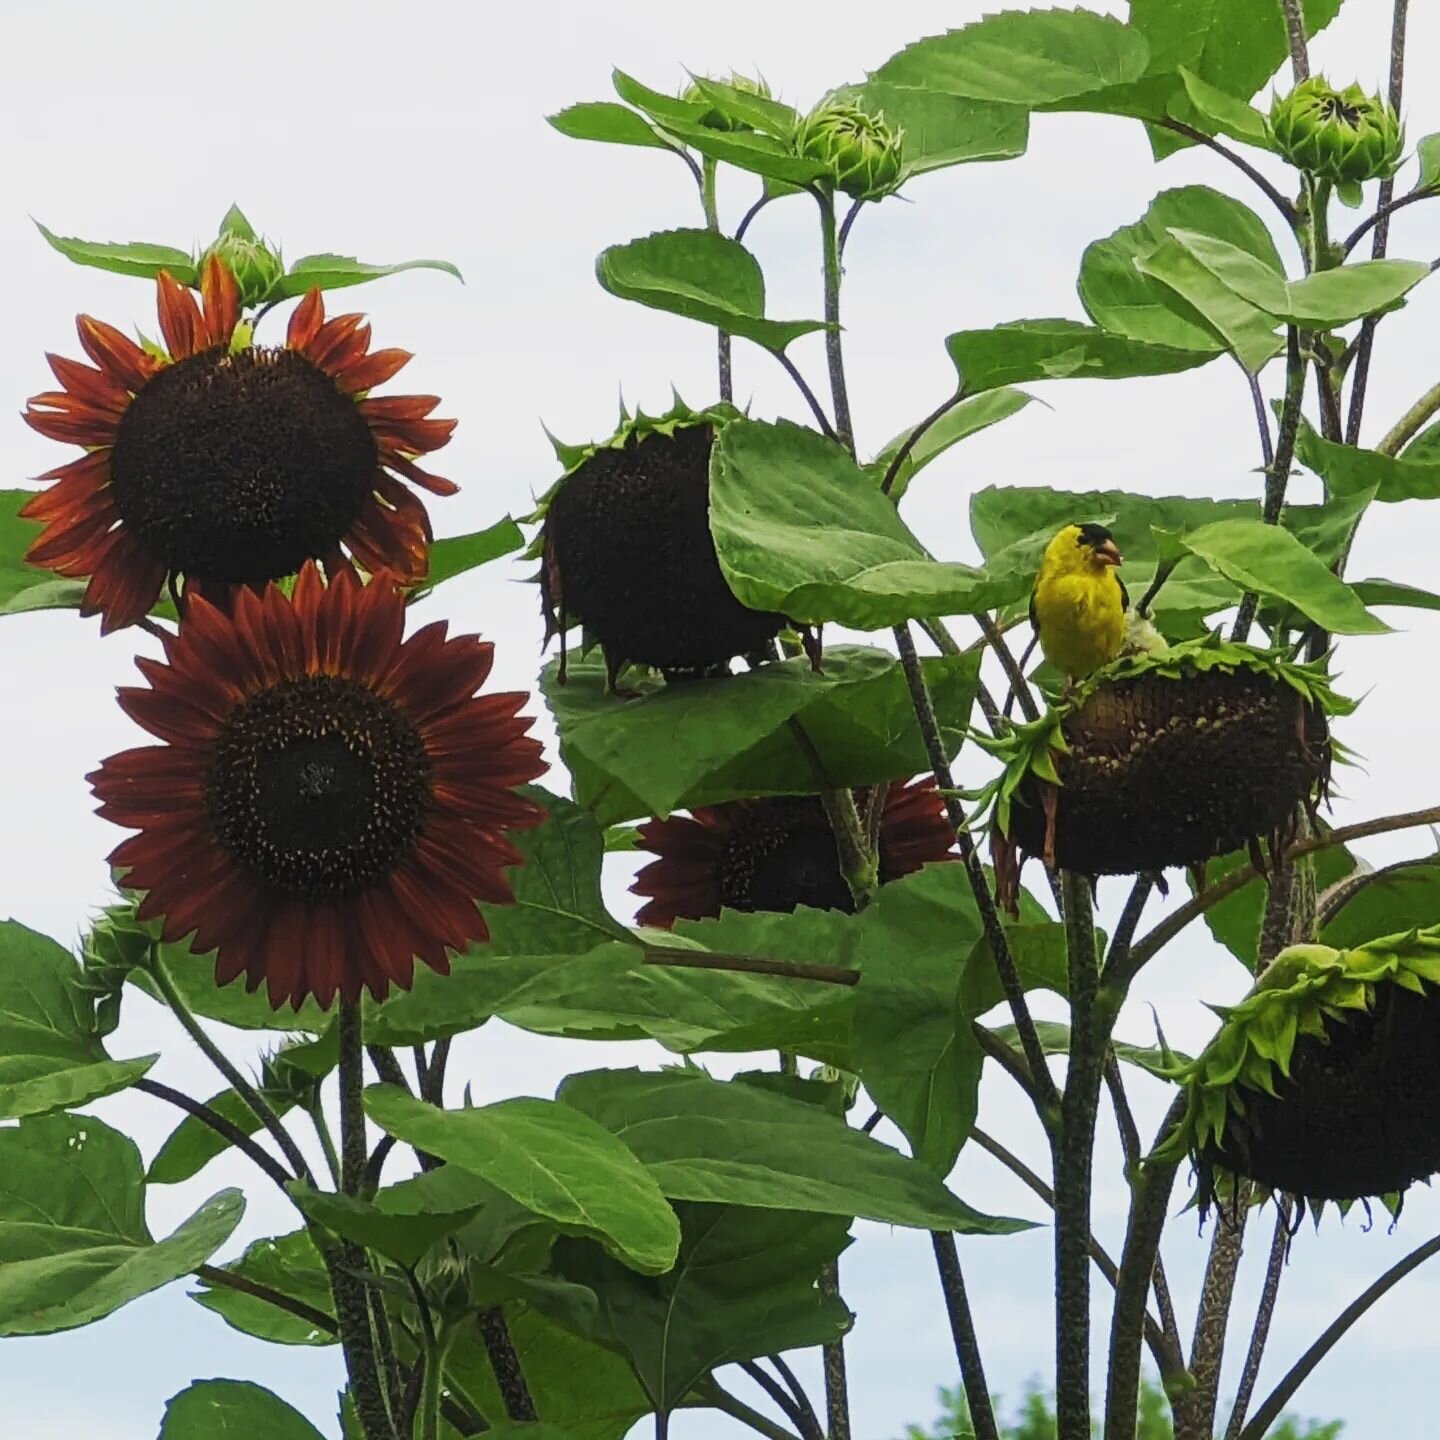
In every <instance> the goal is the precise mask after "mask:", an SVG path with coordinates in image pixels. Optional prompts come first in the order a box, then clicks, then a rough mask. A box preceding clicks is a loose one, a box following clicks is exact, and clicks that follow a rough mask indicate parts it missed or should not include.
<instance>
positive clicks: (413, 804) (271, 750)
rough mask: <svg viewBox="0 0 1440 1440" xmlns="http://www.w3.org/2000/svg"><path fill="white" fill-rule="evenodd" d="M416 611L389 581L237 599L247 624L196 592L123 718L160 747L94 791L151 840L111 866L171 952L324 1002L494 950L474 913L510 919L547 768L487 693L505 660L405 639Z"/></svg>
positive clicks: (293, 996) (125, 703)
mask: <svg viewBox="0 0 1440 1440" xmlns="http://www.w3.org/2000/svg"><path fill="white" fill-rule="evenodd" d="M403 624H404V599H403V596H402V595H401V594H400V592H399V591H398V590H397V589H396V588H395V587H394V585H393V584H391V583H389V582H388V581H386V580H383V579H377V580H375V581H372V582H371V583H370V584H369V585H362V584H361V583H360V581H359V580H358V579H356V578H355V576H354V575H353V574H352V573H351V572H350V571H348V570H341V571H340V572H339V573H338V574H337V575H336V576H335V577H334V579H333V580H332V581H331V582H330V583H329V585H328V586H327V585H325V584H324V583H323V582H322V580H321V578H320V573H319V571H318V569H317V568H316V567H315V566H314V565H313V564H307V565H306V566H305V567H304V568H303V569H302V570H301V572H300V575H299V578H298V580H297V582H296V585H295V592H294V597H293V599H291V598H287V597H286V595H285V593H284V592H283V591H282V590H281V589H280V588H279V587H278V586H274V585H272V586H268V587H267V588H266V589H265V591H264V592H263V594H260V595H257V594H255V593H254V592H253V591H251V590H248V589H242V590H240V591H239V592H238V593H237V595H236V597H235V603H234V607H233V611H231V612H227V611H225V610H222V609H220V608H219V607H217V606H214V605H212V604H211V603H210V602H209V601H208V600H206V599H205V598H204V597H203V596H196V597H193V598H192V600H191V602H190V604H189V607H188V613H187V615H186V618H185V622H184V624H183V625H182V627H181V630H180V633H179V635H178V636H173V637H170V638H168V639H167V640H166V642H165V651H166V656H165V663H161V662H159V661H153V660H147V659H140V660H138V661H137V662H136V663H137V665H138V666H139V668H140V670H141V673H142V674H143V675H144V676H145V678H146V679H147V680H148V681H149V682H150V683H149V688H145V687H135V688H133V689H124V690H121V691H120V696H119V698H120V704H121V707H122V708H123V709H124V710H125V712H126V713H127V714H128V715H129V716H130V717H131V718H132V719H133V720H135V721H136V722H137V723H139V724H140V725H141V726H143V727H144V728H145V729H146V730H148V731H149V732H150V733H151V734H152V735H154V736H156V737H157V738H158V739H160V740H161V741H162V742H163V744H160V745H150V746H144V747H141V748H139V749H135V750H127V751H124V752H123V753H121V754H119V755H113V756H111V757H110V759H108V760H106V761H105V762H104V764H102V765H101V767H100V769H99V770H97V771H96V772H95V773H94V774H93V775H91V776H90V777H89V779H90V782H91V785H92V787H93V789H94V792H95V794H96V796H97V797H98V798H99V800H100V801H101V805H100V807H99V813H100V814H101V815H102V816H103V817H105V818H106V819H108V820H113V821H115V822H116V823H117V824H119V825H123V826H125V827H127V828H129V829H133V830H137V831H139V832H140V833H139V834H137V835H133V836H131V837H130V838H129V839H127V840H125V841H124V842H123V843H122V844H121V845H120V846H119V847H118V848H117V849H116V850H115V852H114V853H113V854H112V855H111V857H110V859H111V863H112V864H114V865H115V866H117V867H119V868H120V869H122V870H124V871H126V872H127V874H126V875H125V884H126V885H128V886H130V887H132V888H134V889H137V890H144V891H147V892H148V893H147V894H146V896H145V898H144V900H143V901H142V902H141V904H140V908H139V915H140V918H141V919H155V918H157V917H159V916H164V926H163V929H162V935H163V938H164V939H165V940H167V941H176V940H179V939H181V938H183V937H184V936H186V935H192V934H193V939H192V940H191V944H190V948H191V950H192V951H193V952H195V953H197V954H199V953H204V952H206V951H209V950H215V951H216V952H217V954H216V960H215V978H216V982H217V983H218V984H221V985H226V984H229V982H230V981H232V980H234V979H235V978H236V977H237V976H239V975H241V974H243V975H244V976H245V977H246V983H247V987H248V988H249V989H251V990H254V989H257V988H258V987H259V985H260V984H261V982H262V981H263V982H264V983H265V985H266V987H267V991H268V994H269V998H270V1003H271V1004H272V1005H274V1006H276V1007H277V1008H278V1007H279V1005H280V1004H282V1003H283V1002H284V1001H286V1000H289V1001H290V1002H291V1003H292V1004H293V1005H296V1006H298V1005H299V1004H300V1003H301V1002H302V1001H303V1000H304V999H305V998H306V997H307V996H310V995H313V996H314V997H315V999H316V1000H317V1001H318V1002H319V1003H320V1004H321V1005H329V1004H330V1002H331V1001H332V1000H333V999H334V997H335V995H336V993H337V992H339V993H340V994H341V995H342V996H344V997H345V998H346V999H352V1000H353V999H356V998H358V997H359V994H360V991H361V988H362V987H364V988H368V989H369V991H370V993H371V994H372V995H373V996H375V998H376V999H383V998H384V996H385V994H386V993H387V991H388V989H389V987H390V984H391V982H392V981H393V982H394V983H395V984H396V985H398V986H400V987H401V988H402V989H408V988H409V986H410V983H411V980H412V978H413V974H414V957H415V956H417V955H418V956H419V957H420V958H421V959H422V960H424V961H425V963H426V964H427V965H429V966H430V967H431V968H432V969H434V970H438V971H439V972H440V973H441V974H444V973H446V972H447V971H448V969H449V961H448V958H447V955H446V951H447V948H448V949H450V950H456V951H459V950H464V949H466V948H467V947H468V946H469V945H470V944H471V943H472V942H474V941H479V940H485V939H486V938H488V931H487V930H486V926H485V920H484V918H483V916H482V915H481V913H480V911H479V909H478V908H477V907H476V903H475V902H476V901H477V900H479V901H485V902H488V903H490V904H504V903H506V902H508V901H510V900H511V899H512V898H513V897H512V892H511V889H510V884H509V881H508V880H507V878H506V876H505V873H504V872H505V867H506V866H510V865H516V864H519V863H520V860H521V857H520V854H519V852H518V851H517V850H516V849H515V847H514V846H513V845H512V844H511V843H510V841H509V840H508V839H507V838H506V835H505V833H504V832H505V831H507V830H510V829H515V828H519V827H523V826H529V825H533V824H537V823H538V822H539V820H540V819H541V811H540V810H539V809H538V808H537V807H536V806H535V805H533V804H532V803H531V802H530V801H529V800H527V799H525V798H523V797H522V796H519V795H516V794H514V793H512V787H513V786H516V785H521V784H524V783H525V782H527V781H530V780H533V779H535V778H536V777H537V776H538V775H539V774H541V773H542V772H543V771H544V770H545V768H546V767H545V764H544V762H543V761H542V760H541V758H540V744H539V742H538V741H536V740H533V739H529V738H527V737H526V731H528V730H529V729H530V726H531V723H532V721H531V719H530V717H528V716H525V715H521V714H520V713H519V712H520V707H521V706H522V705H523V704H524V703H525V700H526V698H527V697H526V696H525V695H523V694H497V695H487V696H484V697H479V696H477V695H476V694H475V691H476V689H477V688H478V687H479V686H480V685H481V684H483V683H484V681H485V679H486V677H487V676H488V675H489V673H490V667H491V661H492V653H493V647H492V646H491V645H489V644H486V643H483V642H482V641H480V640H479V639H478V638H476V637H475V636H473V635H458V636H454V637H450V638H447V636H446V625H445V622H444V621H439V622H437V623H435V624H432V625H427V626H426V627H425V628H424V629H422V630H419V631H417V632H416V633H415V634H414V635H412V636H411V637H410V638H409V639H408V640H402V638H401V633H402V628H403Z"/></svg>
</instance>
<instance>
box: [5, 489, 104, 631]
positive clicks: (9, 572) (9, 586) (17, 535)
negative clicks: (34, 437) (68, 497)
mask: <svg viewBox="0 0 1440 1440" xmlns="http://www.w3.org/2000/svg"><path fill="white" fill-rule="evenodd" d="M36 493H37V492H36V491H34V490H0V615H21V614H24V613H25V612H26V611H29V610H74V609H77V608H78V607H79V605H80V600H81V597H82V596H83V595H84V594H85V581H83V580H61V579H59V578H57V577H56V576H55V575H54V574H53V573H52V572H51V571H49V570H41V569H38V568H37V567H35V566H33V565H27V564H26V563H25V552H26V551H27V550H28V549H29V548H30V546H31V545H33V544H34V543H35V540H36V538H37V537H38V536H39V534H40V530H41V526H40V525H39V524H38V523H37V522H36V521H34V520H22V519H21V518H20V507H21V506H22V505H24V504H25V502H26V501H27V500H32V499H34V497H35V495H36Z"/></svg>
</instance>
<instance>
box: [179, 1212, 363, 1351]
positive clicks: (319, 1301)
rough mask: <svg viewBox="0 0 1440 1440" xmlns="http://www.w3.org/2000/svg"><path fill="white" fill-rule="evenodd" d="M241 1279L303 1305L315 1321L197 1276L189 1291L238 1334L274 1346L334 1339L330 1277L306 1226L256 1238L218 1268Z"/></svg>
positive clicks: (312, 1344)
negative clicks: (194, 1287) (197, 1285)
mask: <svg viewBox="0 0 1440 1440" xmlns="http://www.w3.org/2000/svg"><path fill="white" fill-rule="evenodd" d="M220 1268H221V1269H223V1270H227V1271H229V1272H230V1273H231V1274H233V1275H234V1276H236V1278H237V1279H238V1280H240V1281H241V1282H242V1283H253V1284H254V1285H256V1286H263V1287H264V1288H265V1289H266V1290H273V1291H275V1292H276V1293H277V1294H280V1295H284V1296H287V1297H288V1298H289V1299H291V1300H294V1301H298V1302H299V1303H300V1304H301V1305H304V1306H309V1307H310V1308H311V1309H313V1310H314V1311H315V1312H316V1320H324V1321H325V1322H326V1323H324V1324H319V1323H316V1320H311V1319H308V1318H306V1317H305V1316H303V1315H297V1314H292V1313H291V1312H290V1311H289V1310H282V1309H280V1308H279V1307H278V1306H276V1305H272V1304H271V1303H270V1301H268V1300H263V1299H260V1298H259V1297H257V1296H255V1295H252V1294H249V1293H247V1291H246V1290H244V1289H235V1288H233V1287H231V1286H228V1285H224V1284H215V1283H213V1282H212V1281H209V1280H201V1282H200V1289H199V1290H198V1291H195V1292H193V1293H192V1295H191V1299H193V1300H194V1301H195V1302H196V1304H198V1305H203V1306H204V1307H205V1309H207V1310H210V1311H213V1312H214V1313H215V1314H216V1315H219V1316H220V1318H221V1319H222V1320H224V1321H225V1323H226V1324H227V1325H229V1326H231V1327H232V1328H233V1329H235V1330H238V1331H240V1333H241V1334H242V1335H253V1336H255V1337H256V1338H257V1339H259V1340H267V1341H269V1342H271V1343H272V1344H276V1345H311V1346H321V1345H334V1344H336V1343H337V1340H336V1332H335V1322H334V1319H333V1318H332V1315H331V1312H332V1311H333V1310H334V1308H335V1302H334V1300H333V1299H332V1297H331V1294H330V1277H329V1275H328V1274H327V1273H326V1270H325V1263H324V1261H323V1260H321V1258H320V1252H319V1251H318V1250H317V1249H316V1248H315V1244H314V1242H313V1241H312V1240H311V1238H310V1232H309V1231H308V1230H293V1231H291V1232H290V1234H288V1235H278V1236H273V1237H267V1238H265V1239H263V1240H256V1241H255V1242H254V1243H253V1244H251V1245H249V1246H247V1247H246V1250H245V1253H244V1254H243V1255H242V1256H241V1257H240V1258H239V1259H238V1260H236V1261H233V1262H232V1263H231V1264H229V1265H224V1266H221V1267H220Z"/></svg>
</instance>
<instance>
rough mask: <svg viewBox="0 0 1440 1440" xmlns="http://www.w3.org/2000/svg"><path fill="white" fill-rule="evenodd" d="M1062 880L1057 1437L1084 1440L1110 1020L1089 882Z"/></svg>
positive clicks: (1070, 875) (1071, 876) (1067, 875)
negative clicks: (1094, 1187) (1066, 1027)
mask: <svg viewBox="0 0 1440 1440" xmlns="http://www.w3.org/2000/svg"><path fill="white" fill-rule="evenodd" d="M1060 883H1061V889H1062V891H1063V898H1064V902H1065V941H1066V952H1067V954H1068V957H1069V970H1070V997H1069V998H1070V1063H1069V1065H1068V1067H1067V1069H1066V1073H1065V1089H1064V1091H1063V1092H1062V1094H1061V1099H1060V1143H1059V1146H1058V1148H1057V1152H1056V1157H1055V1289H1056V1294H1057V1296H1058V1305H1057V1309H1056V1316H1055V1347H1056V1348H1055V1377H1056V1378H1055V1411H1056V1421H1057V1429H1056V1435H1057V1440H1090V1190H1091V1171H1092V1161H1093V1155H1094V1150H1095V1116H1096V1112H1097V1111H1098V1110H1099V1108H1100V1083H1101V1078H1102V1076H1103V1074H1104V1069H1105V1052H1106V1047H1107V1045H1108V1043H1109V1035H1110V1025H1111V1023H1112V1022H1113V1015H1110V1014H1109V1013H1108V1010H1107V1011H1103V1012H1102V1010H1101V1008H1100V1007H1099V1006H1097V1004H1096V1001H1097V999H1098V997H1099V990H1100V965H1099V960H1098V958H1097V956H1096V954H1095V922H1094V916H1093V914H1092V910H1091V899H1090V881H1089V879H1088V877H1086V876H1084V875H1078V874H1076V873H1075V872H1074V871H1070V870H1067V871H1065V872H1064V873H1063V874H1062V875H1061V880H1060ZM1147 1279H1148V1277H1147ZM1138 1329H1139V1327H1138V1326H1137V1332H1138Z"/></svg>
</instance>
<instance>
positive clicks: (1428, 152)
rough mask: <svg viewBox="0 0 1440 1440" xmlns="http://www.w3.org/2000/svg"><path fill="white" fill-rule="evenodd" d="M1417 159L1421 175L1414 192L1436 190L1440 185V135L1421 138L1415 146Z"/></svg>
mask: <svg viewBox="0 0 1440 1440" xmlns="http://www.w3.org/2000/svg"><path fill="white" fill-rule="evenodd" d="M1415 158H1416V159H1417V160H1418V161H1419V162H1420V174H1419V176H1418V177H1417V179H1416V181H1415V185H1414V190H1433V189H1435V187H1436V186H1437V185H1440V135H1423V136H1421V138H1420V139H1419V141H1417V142H1416V145H1415ZM1412 193H1413V191H1412Z"/></svg>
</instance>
